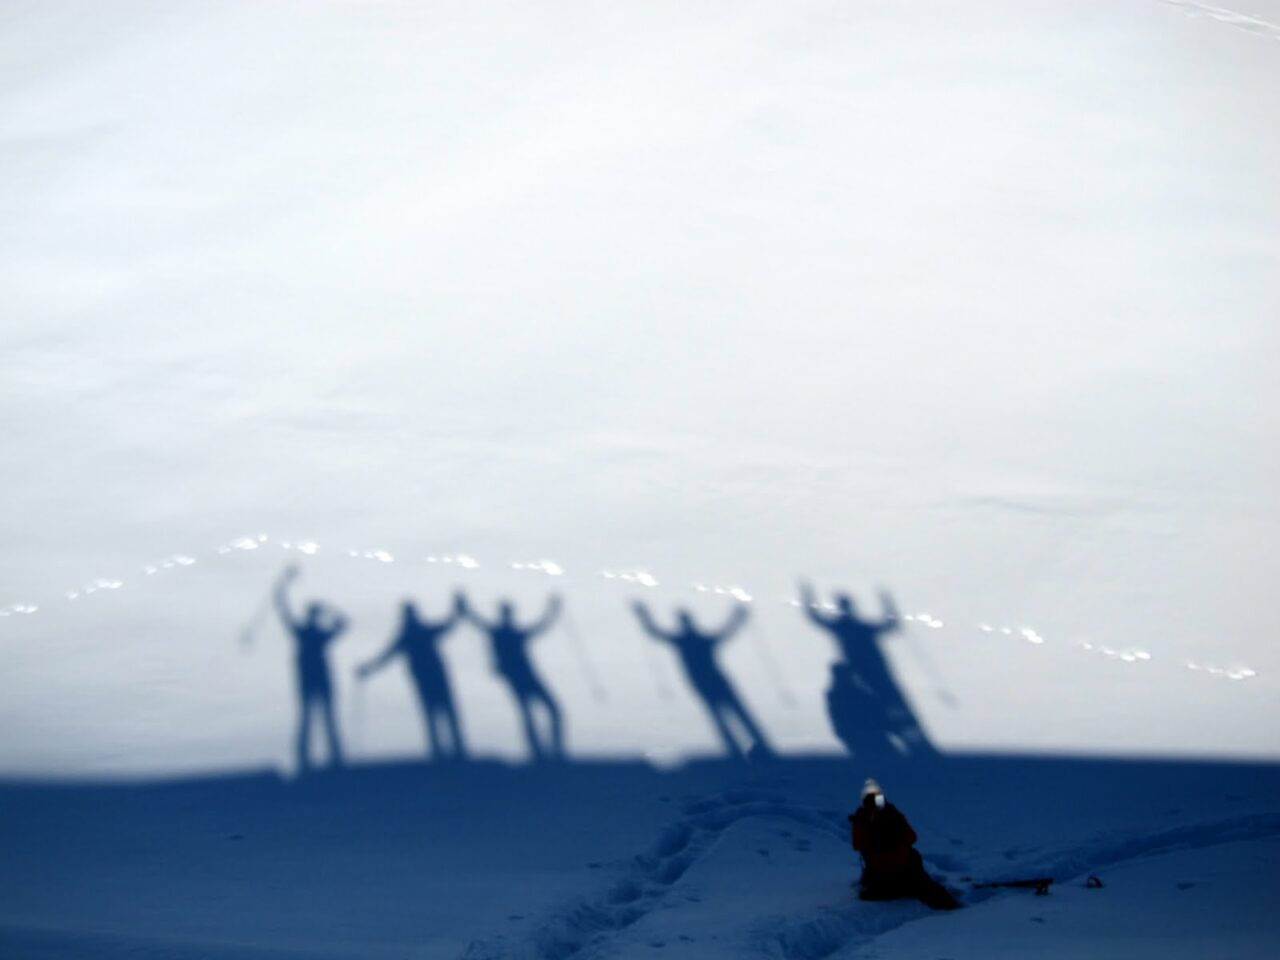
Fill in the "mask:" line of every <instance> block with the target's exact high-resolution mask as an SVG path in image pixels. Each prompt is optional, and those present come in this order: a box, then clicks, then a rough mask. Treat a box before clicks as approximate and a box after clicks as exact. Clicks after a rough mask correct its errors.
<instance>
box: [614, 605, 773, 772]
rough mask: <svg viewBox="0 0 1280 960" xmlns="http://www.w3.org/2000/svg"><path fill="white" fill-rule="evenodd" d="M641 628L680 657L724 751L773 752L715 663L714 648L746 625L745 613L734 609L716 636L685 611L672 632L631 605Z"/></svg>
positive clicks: (641, 608) (742, 756)
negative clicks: (739, 735) (743, 739)
mask: <svg viewBox="0 0 1280 960" xmlns="http://www.w3.org/2000/svg"><path fill="white" fill-rule="evenodd" d="M632 609H633V610H635V613H636V617H637V618H638V619H639V620H640V626H641V627H642V628H643V629H644V631H645V633H647V634H649V636H651V637H653V638H654V639H655V640H661V641H663V642H665V643H669V644H671V646H673V647H674V648H675V650H676V653H678V654H679V655H680V663H681V665H682V666H683V667H684V672H685V676H686V677H687V678H688V680H689V685H690V686H691V687H693V690H694V692H695V693H696V694H697V695H698V697H699V698H700V699H701V700H702V704H703V706H704V707H706V709H707V713H709V714H710V715H711V722H712V723H713V724H714V725H715V728H716V732H717V733H719V734H720V739H721V740H722V741H723V742H724V748H725V752H726V753H729V754H731V755H733V756H736V757H738V758H739V759H745V758H747V757H753V758H758V757H762V756H769V755H771V754H772V752H773V751H772V749H771V748H770V746H769V742H768V741H767V740H766V739H765V735H764V731H763V730H761V729H760V726H759V725H758V724H757V723H756V722H755V720H754V719H753V718H752V716H751V714H750V712H748V710H747V708H746V706H745V705H744V704H743V703H742V699H741V698H740V697H739V696H738V692H737V691H736V690H734V688H733V684H732V683H730V682H729V678H728V677H726V676H725V675H724V671H722V670H721V669H720V665H719V664H718V663H716V648H717V646H719V645H720V644H722V643H724V642H725V641H726V640H728V639H729V638H730V637H731V636H733V635H734V634H735V633H737V631H738V630H739V628H741V626H742V625H743V624H744V623H746V622H747V610H746V608H745V607H743V606H736V607H734V609H733V613H731V614H730V615H729V619H728V620H727V621H726V622H725V625H724V626H723V627H721V628H720V631H719V632H718V633H712V632H709V631H704V630H700V629H699V628H698V625H697V624H696V623H695V622H694V620H693V615H692V614H691V613H690V612H689V611H688V610H678V611H677V612H676V622H677V624H678V626H677V629H676V630H675V631H672V632H668V631H666V630H662V629H660V628H659V627H658V625H657V624H656V623H654V621H653V617H652V616H651V615H650V614H649V610H648V608H646V607H645V605H644V604H643V603H640V602H636V603H634V604H632ZM730 721H735V722H736V723H737V725H738V726H739V727H740V728H741V731H742V732H743V733H745V734H746V736H747V737H748V738H750V741H751V742H750V743H749V744H748V745H746V746H745V747H744V746H743V745H742V744H740V743H739V742H738V739H737V737H735V735H734V731H733V728H732V726H731V724H730Z"/></svg>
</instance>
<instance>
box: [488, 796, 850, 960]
mask: <svg viewBox="0 0 1280 960" xmlns="http://www.w3.org/2000/svg"><path fill="white" fill-rule="evenodd" d="M751 818H767V819H773V820H784V821H791V822H794V823H799V824H802V825H804V826H807V827H810V828H814V829H817V830H819V831H821V832H823V833H827V834H830V835H831V836H832V838H833V839H834V840H835V841H836V842H838V843H844V842H846V832H847V829H848V827H847V824H846V821H845V817H844V815H843V814H841V813H838V812H835V811H829V810H813V809H809V808H805V807H799V806H795V805H791V804H787V803H786V802H785V801H784V800H783V799H782V798H781V797H779V796H777V795H774V794H771V793H768V792H765V791H757V790H745V789H734V790H728V791H725V792H724V793H722V794H718V795H716V796H715V797H714V798H709V799H703V800H697V801H694V802H691V803H688V804H686V805H685V807H684V809H683V810H682V816H681V818H680V819H679V820H677V821H676V822H675V823H673V824H671V825H670V826H668V827H667V828H666V829H665V830H663V831H662V833H661V834H660V835H659V837H658V839H657V841H656V842H655V843H654V844H653V846H652V847H651V848H650V849H649V850H648V851H647V852H646V853H643V854H639V855H637V856H635V857H634V858H633V859H632V860H631V862H630V863H629V864H628V865H627V866H626V868H625V870H624V873H623V875H622V876H621V877H620V878H619V879H617V880H615V881H614V882H613V883H612V884H611V885H610V886H609V887H608V888H606V889H605V890H604V891H603V892H601V893H598V894H595V895H593V896H591V897H588V898H586V899H584V900H582V901H580V902H578V903H576V904H573V905H572V906H570V907H568V908H567V909H564V910H562V911H559V912H558V913H557V914H556V915H554V916H553V917H551V918H549V919H547V920H546V921H544V922H543V923H542V924H541V926H540V927H539V928H538V929H537V930H536V931H534V932H533V934H532V935H531V936H530V937H528V938H526V939H525V940H523V941H513V940H512V939H511V938H508V937H503V936H498V937H492V938H488V939H486V940H483V941H475V942H473V943H472V944H471V945H470V946H469V947H468V949H467V951H466V952H465V953H464V954H463V957H464V960H498V958H500V957H501V958H522V960H569V958H578V957H582V958H585V957H598V956H606V955H608V948H609V945H610V942H611V941H612V940H613V938H614V937H615V936H616V935H617V934H618V933H620V932H621V931H623V930H625V929H627V928H628V927H631V926H632V925H634V924H635V923H636V922H637V921H639V920H640V919H641V918H643V917H645V916H647V915H648V914H649V913H651V912H653V911H654V910H656V909H658V908H659V907H660V906H662V904H663V903H664V901H665V900H666V899H667V898H668V895H669V894H670V893H671V888H672V886H673V885H674V884H675V883H676V882H677V881H679V880H680V878H681V877H683V876H684V875H685V874H686V873H687V872H688V871H689V869H690V867H692V866H693V865H694V864H696V863H697V862H698V861H699V860H700V859H701V858H702V857H703V856H704V855H705V854H706V853H707V852H708V851H709V850H710V849H711V847H712V846H714V844H715V842H716V840H718V839H719V838H720V837H721V836H722V835H723V834H724V832H725V831H726V830H727V829H728V828H729V827H731V826H733V825H734V824H735V823H738V822H740V821H743V820H746V819H751ZM804 847H805V844H804V842H803V841H797V847H796V848H797V849H804ZM783 955H784V956H787V957H797V958H801V957H803V958H809V957H818V956H823V955H825V954H822V953H803V952H801V953H785V954H783Z"/></svg>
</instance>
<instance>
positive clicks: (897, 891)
mask: <svg viewBox="0 0 1280 960" xmlns="http://www.w3.org/2000/svg"><path fill="white" fill-rule="evenodd" d="M849 822H850V825H851V827H852V832H853V838H852V839H853V849H854V850H856V851H858V853H860V854H862V880H861V882H860V884H859V892H858V896H859V897H861V898H862V899H863V900H897V899H900V898H903V897H914V898H915V899H917V900H920V901H922V902H923V903H925V904H926V905H928V906H930V907H932V908H933V909H935V910H954V909H955V908H956V907H958V906H960V904H959V903H958V902H956V898H955V897H953V896H952V895H951V893H950V892H949V891H948V890H947V888H946V887H944V886H943V885H942V884H940V883H938V881H936V880H934V879H933V878H932V877H931V876H929V874H927V873H926V872H925V869H924V861H923V860H922V859H921V857H920V852H919V851H918V850H916V848H915V842H916V832H915V830H913V829H912V828H911V824H910V823H908V822H907V818H906V817H905V816H903V814H902V811H901V810H899V809H898V808H897V807H895V806H894V805H893V804H892V803H889V802H888V801H886V800H885V797H884V791H882V790H881V789H880V784H878V783H876V782H875V781H874V780H867V782H866V783H865V784H864V785H863V787H862V805H861V806H860V807H859V808H858V812H857V813H854V814H851V815H850V816H849Z"/></svg>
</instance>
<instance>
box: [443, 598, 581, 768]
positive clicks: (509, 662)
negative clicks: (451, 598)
mask: <svg viewBox="0 0 1280 960" xmlns="http://www.w3.org/2000/svg"><path fill="white" fill-rule="evenodd" d="M460 603H461V606H460V612H461V613H462V615H463V616H464V617H466V618H467V619H468V620H470V621H471V622H472V623H473V624H475V625H476V627H478V628H479V629H480V630H482V631H483V632H484V633H486V634H488V636H489V643H490V646H491V648H492V652H493V670H494V673H496V674H498V676H500V677H502V679H503V680H504V681H505V682H506V684H507V686H508V687H510V688H511V695H512V697H514V698H515V701H516V707H517V708H518V709H519V711H520V721H521V723H522V724H523V726H524V735H525V739H526V740H527V741H528V743H529V755H530V756H531V757H532V758H533V759H534V760H562V759H564V721H563V717H562V715H561V712H560V705H559V704H558V703H556V701H555V698H554V697H552V696H551V693H550V691H548V690H547V687H546V684H544V683H543V682H542V678H541V677H539V676H538V673H537V671H536V670H535V669H534V666H533V662H532V660H530V659H529V651H528V645H529V641H530V640H532V639H533V638H535V637H537V636H538V635H539V634H542V633H545V632H546V631H547V630H549V629H550V628H551V627H552V625H553V624H554V623H555V622H556V618H557V617H559V616H560V609H561V602H560V598H559V597H558V596H552V597H551V599H550V600H549V601H548V602H547V609H546V612H545V613H544V614H543V615H542V618H541V619H540V620H538V621H537V622H536V623H531V624H529V625H528V626H525V627H521V626H519V625H518V624H517V623H516V620H515V607H514V606H513V605H512V604H511V603H510V602H509V601H505V600H504V601H503V602H502V603H500V604H499V605H498V619H497V620H496V621H495V622H493V623H487V622H486V621H484V620H483V619H481V618H480V617H479V616H478V615H477V614H476V612H475V611H474V610H473V609H472V608H471V606H470V604H468V603H467V602H466V601H465V599H464V600H461V601H460ZM537 705H541V707H542V712H544V713H545V714H546V717H547V720H546V723H547V726H548V727H549V729H548V731H547V733H546V734H545V735H543V734H541V733H540V732H539V730H538V723H537V718H536V716H535V715H534V707H535V706H537Z"/></svg>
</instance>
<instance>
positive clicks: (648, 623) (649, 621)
mask: <svg viewBox="0 0 1280 960" xmlns="http://www.w3.org/2000/svg"><path fill="white" fill-rule="evenodd" d="M631 609H632V610H634V611H635V615H636V619H637V620H639V621H640V628H641V629H642V630H644V632H645V633H647V634H648V635H649V636H651V637H653V639H655V640H663V641H665V642H667V643H670V642H671V639H672V637H671V634H669V633H667V632H666V631H665V630H662V629H661V628H659V626H658V625H657V624H656V623H654V621H653V615H652V614H651V613H649V608H648V607H646V606H645V605H644V604H643V603H641V602H640V601H639V600H637V601H635V602H634V603H633V604H631Z"/></svg>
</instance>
